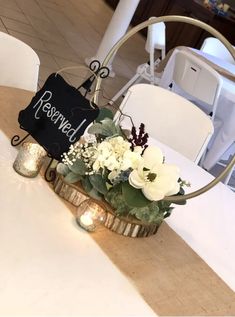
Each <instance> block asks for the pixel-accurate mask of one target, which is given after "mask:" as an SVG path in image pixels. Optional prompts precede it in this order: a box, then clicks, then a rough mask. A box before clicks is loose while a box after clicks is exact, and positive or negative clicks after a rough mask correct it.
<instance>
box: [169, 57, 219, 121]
mask: <svg viewBox="0 0 235 317" xmlns="http://www.w3.org/2000/svg"><path fill="white" fill-rule="evenodd" d="M172 80H173V82H172V90H173V91H175V92H176V91H177V92H178V93H179V94H183V95H184V96H185V97H186V98H187V99H189V100H191V101H193V102H195V103H196V104H197V105H199V106H200V107H202V108H203V110H204V111H207V112H208V114H210V115H211V119H212V121H214V118H215V115H216V108H217V105H218V99H219V96H220V92H221V87H222V84H223V81H222V79H221V76H220V75H219V74H218V73H217V72H216V71H215V70H214V69H213V68H212V67H211V66H209V65H208V64H207V63H206V62H204V61H203V60H201V59H200V58H199V57H197V56H195V55H193V54H190V53H189V52H185V51H178V52H177V53H176V55H175V64H174V69H173V77H172ZM175 85H176V86H175Z"/></svg>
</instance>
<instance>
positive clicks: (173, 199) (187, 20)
mask: <svg viewBox="0 0 235 317" xmlns="http://www.w3.org/2000/svg"><path fill="white" fill-rule="evenodd" d="M159 22H184V23H188V24H191V25H195V26H198V27H200V28H202V29H203V30H205V31H207V32H209V33H210V34H212V35H213V36H214V37H216V38H218V39H219V40H220V41H221V42H222V43H223V44H224V46H225V47H226V48H227V49H228V51H229V52H230V54H231V55H232V57H233V59H234V60H235V50H234V48H233V46H232V45H231V43H230V42H229V41H228V40H227V39H226V38H225V37H224V36H223V35H222V34H221V33H220V32H218V31H217V30H216V29H214V28H213V27H211V26H209V25H208V24H206V23H204V22H202V21H200V20H197V19H193V18H191V17H186V16H178V15H167V16H161V17H157V18H152V19H150V20H147V21H145V22H142V23H140V24H138V25H137V26H135V27H134V28H132V29H131V30H130V31H129V32H127V33H126V34H125V35H124V36H123V37H121V38H120V40H119V41H118V42H117V43H116V44H115V45H114V46H113V47H112V49H111V50H110V51H109V53H108V55H107V56H106V58H105V60H104V61H103V64H102V66H103V67H104V66H107V65H108V63H109V61H110V59H111V58H112V57H113V55H114V54H116V52H117V51H118V49H119V48H120V47H121V46H122V45H123V44H124V43H125V42H126V41H127V40H128V39H129V38H130V37H131V36H132V35H134V34H135V33H137V32H138V31H140V30H142V29H144V28H146V27H148V26H149V25H151V24H154V23H159ZM101 81H102V78H98V80H97V82H96V87H95V94H94V102H95V103H96V104H98V98H99V92H100V85H101ZM234 164H235V155H234V157H233V159H232V161H231V162H230V163H229V164H228V165H227V167H226V168H225V169H224V170H223V171H222V172H221V173H220V174H219V176H217V177H216V178H215V179H214V180H213V181H212V182H210V183H209V184H207V185H206V186H204V187H202V188H200V189H199V190H196V191H194V192H192V193H189V194H186V195H180V196H168V197H165V198H164V200H166V201H171V202H178V201H182V200H187V199H190V198H193V197H196V196H199V195H201V194H203V193H205V192H206V191H208V190H210V189H211V188H212V187H214V186H215V185H216V184H218V183H219V182H220V181H221V180H222V179H223V178H224V177H225V176H226V175H227V174H228V172H229V171H230V169H231V168H232V167H233V165H234Z"/></svg>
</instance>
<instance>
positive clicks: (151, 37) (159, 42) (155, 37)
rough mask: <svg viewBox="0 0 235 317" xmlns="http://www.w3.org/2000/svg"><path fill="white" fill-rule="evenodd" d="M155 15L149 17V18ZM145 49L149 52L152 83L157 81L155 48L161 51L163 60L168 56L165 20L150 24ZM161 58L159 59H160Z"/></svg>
mask: <svg viewBox="0 0 235 317" xmlns="http://www.w3.org/2000/svg"><path fill="white" fill-rule="evenodd" d="M153 18H154V17H151V18H149V20H151V19H153ZM145 49H146V51H147V52H148V53H149V75H150V78H149V81H150V83H151V84H152V85H154V83H155V66H156V58H155V50H159V51H160V52H161V55H160V58H161V60H163V59H164V58H165V56H166V25H165V23H164V22H159V23H155V24H151V25H149V26H148V33H147V40H146V43H145ZM158 60H159V59H157V61H158Z"/></svg>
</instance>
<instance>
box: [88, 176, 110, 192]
mask: <svg viewBox="0 0 235 317" xmlns="http://www.w3.org/2000/svg"><path fill="white" fill-rule="evenodd" d="M89 181H90V183H91V185H92V186H93V188H94V189H95V190H97V191H98V192H99V193H101V194H103V195H104V194H106V193H107V191H108V189H107V186H106V181H105V179H104V178H103V177H102V175H100V174H95V175H90V176H89Z"/></svg>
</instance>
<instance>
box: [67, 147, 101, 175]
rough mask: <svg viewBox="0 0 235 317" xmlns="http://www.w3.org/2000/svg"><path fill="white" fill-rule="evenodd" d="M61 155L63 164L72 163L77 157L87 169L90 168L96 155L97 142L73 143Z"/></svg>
mask: <svg viewBox="0 0 235 317" xmlns="http://www.w3.org/2000/svg"><path fill="white" fill-rule="evenodd" d="M63 155H64V158H63V159H62V162H63V163H64V164H65V165H73V163H74V162H75V161H76V160H77V159H81V160H82V161H83V162H84V163H85V165H86V167H87V168H88V170H90V169H91V168H92V165H93V163H94V161H95V160H96V158H97V155H98V152H97V143H96V142H93V143H87V142H86V141H85V142H84V143H79V142H78V143H75V144H74V145H71V146H70V148H69V151H68V153H64V154H63Z"/></svg>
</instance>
